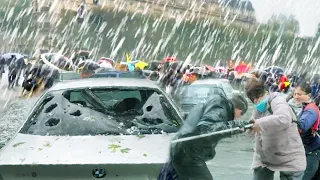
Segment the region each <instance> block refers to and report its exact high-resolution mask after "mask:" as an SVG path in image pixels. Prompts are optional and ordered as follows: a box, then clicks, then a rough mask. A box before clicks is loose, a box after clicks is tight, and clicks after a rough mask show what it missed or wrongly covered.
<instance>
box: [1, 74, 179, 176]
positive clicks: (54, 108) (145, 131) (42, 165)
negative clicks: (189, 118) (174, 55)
mask: <svg viewBox="0 0 320 180" xmlns="http://www.w3.org/2000/svg"><path fill="white" fill-rule="evenodd" d="M182 123H183V122H182V116H181V114H180V113H179V110H178V108H177V107H176V106H175V104H174V103H173V102H172V101H171V100H170V98H169V97H168V96H167V95H166V94H165V93H164V92H163V90H161V89H160V88H159V87H158V86H157V85H156V84H155V83H154V82H153V81H150V80H146V79H141V80H140V79H139V80H137V79H129V78H109V79H108V80H107V81H106V80H105V79H103V78H98V79H81V80H74V81H65V82H60V83H57V84H56V85H54V86H53V87H52V88H51V89H49V90H48V91H47V92H45V93H44V94H43V95H42V96H41V97H40V98H39V100H38V101H37V103H36V104H35V106H34V108H33V110H32V111H31V113H30V114H29V116H28V117H27V119H26V121H25V123H24V124H23V125H22V127H21V128H20V130H19V131H18V133H17V134H16V135H15V136H14V137H13V138H12V139H11V140H10V141H9V142H8V143H7V144H6V145H5V146H4V147H3V148H2V149H1V152H0V157H1V158H0V179H5V180H21V179H23V180H29V179H30V180H31V179H34V178H36V179H41V180H53V179H64V180H78V179H95V178H103V179H112V180H118V179H119V180H122V179H130V180H141V179H157V176H158V175H159V172H160V169H161V166H162V165H163V164H164V163H165V162H166V160H167V157H169V155H168V153H169V152H168V149H169V145H170V140H171V138H172V137H173V135H174V133H175V132H177V131H178V129H179V127H180V126H181V125H182Z"/></svg>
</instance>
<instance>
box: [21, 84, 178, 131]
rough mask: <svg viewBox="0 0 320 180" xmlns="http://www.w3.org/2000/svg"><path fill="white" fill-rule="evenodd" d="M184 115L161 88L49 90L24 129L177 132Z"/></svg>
mask: <svg viewBox="0 0 320 180" xmlns="http://www.w3.org/2000/svg"><path fill="white" fill-rule="evenodd" d="M180 124H181V118H180V116H179V115H178V112H177V111H176V110H175V108H174V107H173V105H172V104H171V103H170V102H169V100H168V99H167V98H166V96H165V95H164V94H162V92H161V91H158V90H153V89H130V88H129V89H122V88H121V89H117V88H112V89H109V88H104V89H101V88H99V89H94V88H90V89H78V90H62V91H53V92H48V93H46V94H45V95H44V96H43V97H42V98H41V99H40V101H39V103H38V105H37V107H36V108H35V110H34V111H33V112H32V113H31V115H30V116H29V118H28V120H27V121H26V123H25V124H24V125H23V128H22V129H21V131H20V133H23V134H33V135H41V136H45V135H51V136H63V135H70V136H84V135H111V134H112V135H131V134H134V135H137V134H152V133H156V134H157V133H162V132H166V133H173V132H177V131H178V129H179V127H180Z"/></svg>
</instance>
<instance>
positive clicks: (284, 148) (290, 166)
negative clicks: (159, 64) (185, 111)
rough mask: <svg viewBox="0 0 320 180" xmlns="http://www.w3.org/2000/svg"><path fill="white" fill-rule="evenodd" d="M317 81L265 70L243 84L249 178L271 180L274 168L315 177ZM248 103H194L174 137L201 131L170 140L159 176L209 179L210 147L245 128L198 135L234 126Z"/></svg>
mask: <svg viewBox="0 0 320 180" xmlns="http://www.w3.org/2000/svg"><path fill="white" fill-rule="evenodd" d="M168 74H169V73H168ZM171 74H174V73H172V72H171ZM176 74H177V73H176ZM168 77H171V78H167V79H171V82H172V79H176V78H172V75H171V76H170V75H169V76H168ZM178 77H180V76H178ZM164 82H166V81H164ZM169 82H170V81H169ZM167 84H168V83H167ZM318 84H319V83H318V81H317V80H315V79H314V78H311V79H310V78H308V76H307V75H306V74H302V75H299V76H298V75H284V74H283V73H279V74H271V73H266V72H262V73H259V74H257V75H256V78H253V79H250V80H248V81H247V82H246V85H245V94H246V96H247V98H248V99H249V100H250V101H251V102H252V103H253V104H254V107H255V108H254V110H253V113H252V120H251V121H250V123H252V127H251V128H250V129H249V130H248V131H249V132H252V133H254V134H255V146H254V153H253V162H252V169H253V179H254V180H272V179H274V173H275V172H279V173H280V179H281V180H319V179H320V174H319V163H320V137H319V122H320V112H319V108H318V105H319V98H318V97H319V95H318V94H319V88H318V87H319V85H318ZM284 94H287V96H284ZM247 107H248V103H247V100H246V99H245V98H244V97H242V95H234V97H233V98H231V99H226V98H225V97H222V96H221V95H211V97H209V99H208V101H207V102H205V103H202V104H199V105H197V106H195V107H194V108H193V109H192V110H191V112H190V113H189V115H188V116H187V118H186V119H185V123H184V125H183V126H182V127H181V129H180V131H179V133H178V134H177V135H176V137H175V138H174V140H176V139H181V138H182V139H183V138H186V137H195V136H201V135H202V137H203V138H197V139H193V140H189V141H181V142H178V143H175V144H172V146H171V148H170V161H169V162H168V163H167V164H166V165H165V166H164V167H163V169H162V171H161V173H160V176H159V180H164V179H166V180H169V179H183V180H185V179H186V180H187V179H190V180H191V179H192V180H193V179H194V180H202V179H203V180H210V179H213V177H212V175H211V173H210V172H209V170H208V168H207V166H206V163H205V162H206V161H208V160H211V159H213V158H214V156H215V147H216V145H217V144H218V142H219V141H220V140H221V139H223V138H225V137H228V136H230V135H232V134H236V133H243V132H244V131H245V129H241V130H240V131H237V132H235V131H232V133H230V132H228V133H227V134H220V133H218V134H217V135H214V136H203V135H206V134H207V133H210V132H216V131H220V130H226V129H228V128H230V127H233V126H232V125H236V124H237V123H235V121H233V120H234V119H237V118H238V117H239V116H241V115H243V114H244V113H245V112H246V111H247ZM230 124H231V126H230ZM240 124H241V123H240ZM242 124H243V123H242Z"/></svg>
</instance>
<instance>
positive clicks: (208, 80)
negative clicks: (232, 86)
mask: <svg viewBox="0 0 320 180" xmlns="http://www.w3.org/2000/svg"><path fill="white" fill-rule="evenodd" d="M219 83H230V82H229V81H228V80H227V79H201V80H196V81H195V82H193V83H192V84H191V85H193V84H194V85H197V84H219Z"/></svg>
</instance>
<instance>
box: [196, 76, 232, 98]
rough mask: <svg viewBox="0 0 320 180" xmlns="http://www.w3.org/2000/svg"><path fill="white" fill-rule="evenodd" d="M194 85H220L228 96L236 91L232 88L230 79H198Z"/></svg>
mask: <svg viewBox="0 0 320 180" xmlns="http://www.w3.org/2000/svg"><path fill="white" fill-rule="evenodd" d="M192 85H206V86H218V87H221V88H222V89H223V91H224V93H225V94H226V95H227V97H231V96H232V94H233V93H236V91H235V90H234V89H233V88H232V86H231V84H230V81H228V80H227V79H204V80H197V81H195V82H193V83H192Z"/></svg>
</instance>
